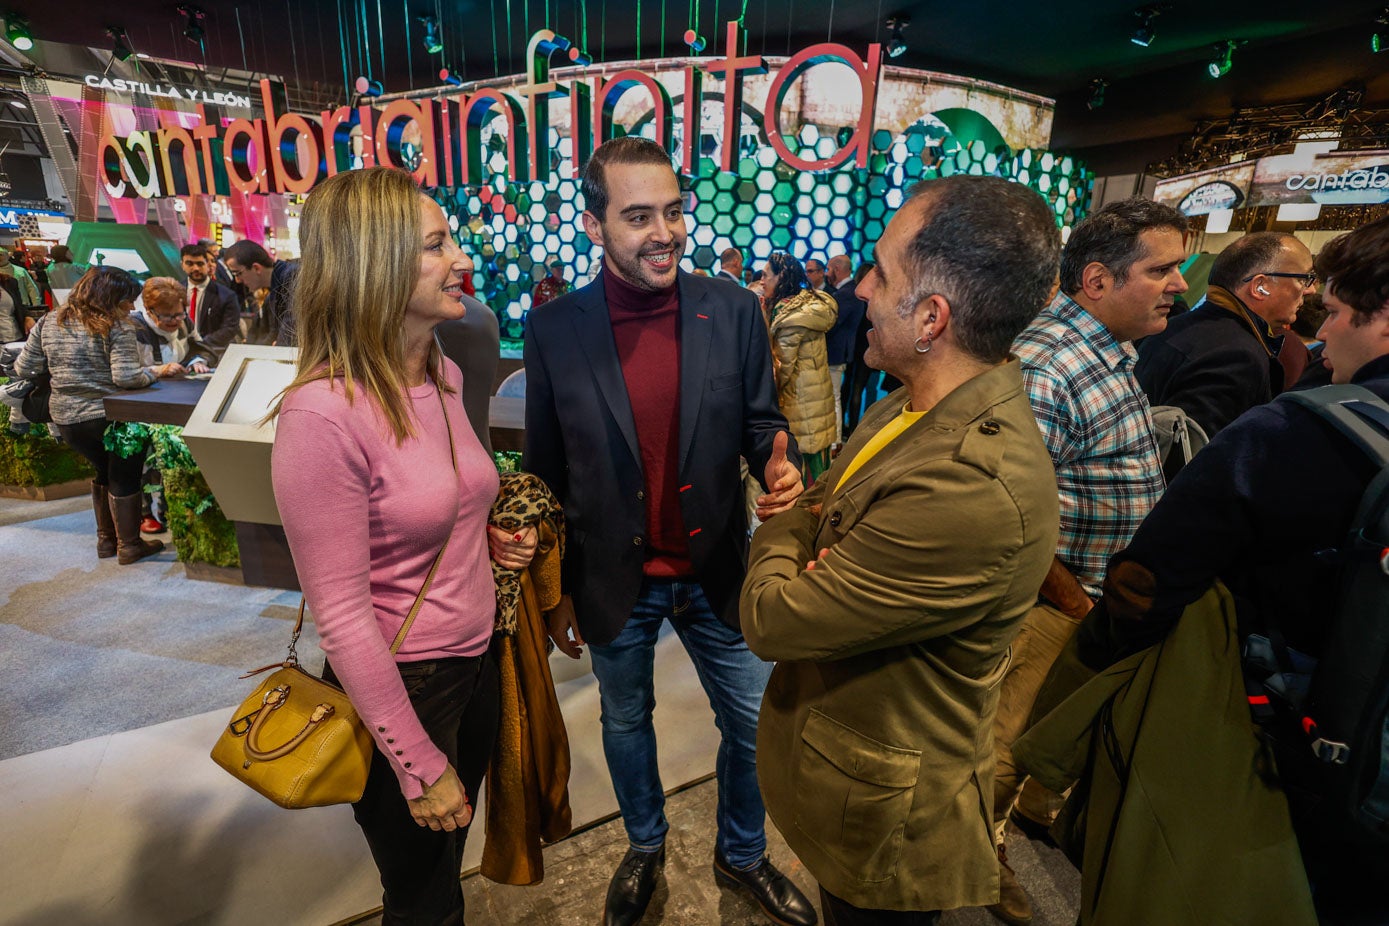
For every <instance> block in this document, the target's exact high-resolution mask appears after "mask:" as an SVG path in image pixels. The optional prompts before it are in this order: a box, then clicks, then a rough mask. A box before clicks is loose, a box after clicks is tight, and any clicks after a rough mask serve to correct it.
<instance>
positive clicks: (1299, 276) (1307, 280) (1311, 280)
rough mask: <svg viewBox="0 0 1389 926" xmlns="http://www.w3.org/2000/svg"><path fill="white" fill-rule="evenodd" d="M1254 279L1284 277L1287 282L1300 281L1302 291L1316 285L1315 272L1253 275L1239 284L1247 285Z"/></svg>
mask: <svg viewBox="0 0 1389 926" xmlns="http://www.w3.org/2000/svg"><path fill="white" fill-rule="evenodd" d="M1254 277H1286V278H1287V279H1289V280H1301V281H1302V286H1303V288H1304V289H1305V288H1306V287H1308V286H1316V285H1317V272H1316V271H1315V270H1313V271H1311V272H1310V273H1253V274H1250V275H1249V276H1247V277H1245V278H1244V279H1243V280H1240V282H1241V283H1248V282H1249V281H1250V280H1252V279H1254Z"/></svg>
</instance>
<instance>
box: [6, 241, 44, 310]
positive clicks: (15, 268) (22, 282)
mask: <svg viewBox="0 0 1389 926" xmlns="http://www.w3.org/2000/svg"><path fill="white" fill-rule="evenodd" d="M0 273H8V274H9V275H10V276H12V277H14V278H15V280H16V281H17V282H18V283H19V297H20V299H21V300H23V305H26V306H35V305H42V304H43V297H42V296H41V295H40V294H39V286H38V284H37V283H35V282H34V278H33V276H32V275H30V273H29V271H28V270H26V269H25V268H24V265H23V264H22V263H20V262H19V261H16V260H14V259H13V258H12V257H11V255H10V252H9V251H6V250H5V249H4V248H0Z"/></svg>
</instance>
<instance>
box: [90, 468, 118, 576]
mask: <svg viewBox="0 0 1389 926" xmlns="http://www.w3.org/2000/svg"><path fill="white" fill-rule="evenodd" d="M92 511H93V513H95V514H96V558H97V559H110V558H111V557H113V556H115V555H116V521H115V519H114V518H113V517H112V516H111V496H110V495H109V494H107V492H106V486H103V485H97V484H96V483H95V482H93V483H92Z"/></svg>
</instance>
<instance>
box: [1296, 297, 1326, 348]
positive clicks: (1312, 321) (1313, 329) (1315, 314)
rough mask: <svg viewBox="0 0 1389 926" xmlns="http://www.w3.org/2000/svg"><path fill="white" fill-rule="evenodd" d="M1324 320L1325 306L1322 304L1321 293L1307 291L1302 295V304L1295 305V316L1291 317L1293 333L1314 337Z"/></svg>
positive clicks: (1299, 335)
mask: <svg viewBox="0 0 1389 926" xmlns="http://www.w3.org/2000/svg"><path fill="white" fill-rule="evenodd" d="M1324 321H1326V306H1324V305H1322V302H1321V293H1308V294H1307V295H1305V296H1303V297H1302V305H1300V306H1298V307H1297V318H1295V319H1293V324H1292V329H1293V333H1294V334H1296V335H1297V336H1298V337H1302V338H1316V336H1317V331H1318V329H1320V328H1321V324H1322V322H1324Z"/></svg>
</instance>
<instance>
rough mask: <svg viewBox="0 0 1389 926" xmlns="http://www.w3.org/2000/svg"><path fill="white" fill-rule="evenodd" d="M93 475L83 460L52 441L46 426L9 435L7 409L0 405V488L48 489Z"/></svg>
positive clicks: (66, 446)
mask: <svg viewBox="0 0 1389 926" xmlns="http://www.w3.org/2000/svg"><path fill="white" fill-rule="evenodd" d="M93 475H95V474H94V473H93V472H92V467H91V465H90V464H89V463H88V462H87V461H86V459H85V458H84V457H82V456H81V455H80V454H79V453H77V452H76V451H75V450H73V449H72V448H71V447H69V446H68V445H67V444H64V443H62V442H60V441H58V440H56V439H55V438H54V437H53V435H52V434H51V433H49V430H48V427H47V426H46V425H42V424H31V425H30V426H29V433H28V434H11V433H10V409H9V406H6V405H0V485H11V486H30V487H38V486H51V485H59V484H61V483H64V482H72V481H74V480H77V479H90V478H92V476H93Z"/></svg>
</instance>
